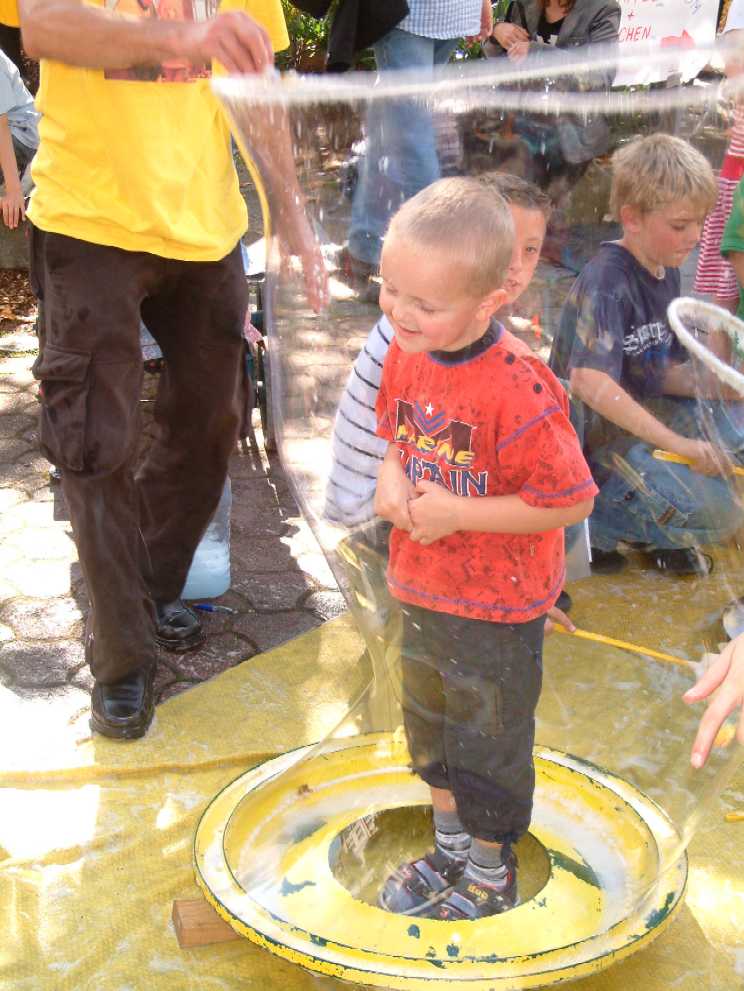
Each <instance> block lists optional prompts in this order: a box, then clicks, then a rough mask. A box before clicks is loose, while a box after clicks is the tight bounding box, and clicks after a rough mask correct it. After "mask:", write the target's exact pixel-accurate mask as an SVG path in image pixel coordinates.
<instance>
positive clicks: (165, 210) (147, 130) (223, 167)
mask: <svg viewBox="0 0 744 991" xmlns="http://www.w3.org/2000/svg"><path fill="white" fill-rule="evenodd" d="M182 4H183V0H178V3H176V2H175V0H144V2H142V3H138V4H135V5H134V6H135V7H138V8H139V11H141V12H142V13H139V11H138V15H139V16H145V17H147V16H153V14H154V12H155V11H156V10H157V11H159V16H161V17H167V16H169V15H171V11H172V10H173V9H175V10H176V11H177V10H178V7H180V6H181V5H182ZM91 5H92V6H103V5H104V0H91ZM106 6H107V7H109V8H111V7H112V3H111V0H108V3H107V4H106ZM113 6H114V9H115V11H117V12H119V13H123V12H126V13H128V14H129V13H130V8H132V4H131V2H130V0H124V2H122V0H115V4H114V5H113ZM191 6H192V8H195V9H196V8H198V9H200V10H201V9H204V8H206V9H209V8H210V7H216V6H217V3H216V2H215V0H198V2H196V0H191ZM220 9H221V10H235V9H237V10H244V11H245V12H246V13H248V14H250V15H251V16H252V17H254V18H255V19H256V20H257V21H258V22H259V23H261V24H262V25H263V26H264V28H265V29H266V30H267V31H268V32H269V34H270V36H271V39H272V43H273V45H274V49H275V50H276V51H278V50H280V49H281V48H282V47H286V45H287V44H288V38H287V31H286V26H285V23H284V16H283V14H282V9H281V3H280V0H222V3H221V4H220ZM148 10H149V13H148V12H147V11H148ZM135 16H137V15H135ZM190 71H191V70H190V68H189V66H187V65H186V64H185V63H183V62H178V61H173V62H170V63H167V64H165V65H163V66H161V67H160V69H159V70H152V71H150V76H156V75H157V79H150V78H144V79H143V78H142V76H143V72H142V71H139V72H138V70H127V72H126V73H112V72H104V71H103V70H99V69H81V68H77V67H75V66H69V65H64V64H62V63H60V62H55V61H52V60H50V59H45V60H43V61H42V65H41V81H40V86H39V93H38V95H37V108H38V110H40V111H41V113H42V119H41V122H40V124H39V135H40V139H41V143H40V146H39V151H38V152H37V154H36V158H35V159H34V164H33V167H32V174H33V178H34V182H35V184H36V188H35V189H34V192H33V194H32V197H31V205H30V208H29V211H28V214H29V217H30V219H31V221H32V222H33V223H34V224H35V225H36V226H37V227H39V228H41V229H42V230H45V231H52V232H54V233H57V234H66V235H67V236H68V237H75V238H79V239H81V240H84V241H91V242H93V243H94V244H107V245H113V246H115V247H118V248H123V249H124V250H126V251H147V252H150V253H151V254H156V255H161V256H163V257H166V258H177V259H182V260H185V261H216V260H218V259H219V258H222V257H224V256H225V255H226V254H227V253H228V252H229V251H230V250H231V249H232V248H233V247H234V246H235V244H236V243H237V241H238V240H239V238H240V237H241V235H242V234H243V232H244V231H245V228H246V225H247V213H246V208H245V204H244V201H243V198H242V196H241V195H240V189H239V187H238V180H237V175H236V172H235V168H234V165H233V160H232V153H231V148H230V136H229V131H228V126H227V120H226V117H225V115H224V114H223V112H222V110H221V108H220V106H219V103H218V101H217V98H216V97H215V96H214V95H213V93H212V91H211V89H210V82H209V78H208V73H207V72H206V71H205V72H203V73H202V74H201V76H200V77H199V78H192V79H190V80H188V81H187V80H185V79H184V77H185V76H188V74H189V72H190ZM197 75H198V74H197ZM122 76H124V77H126V78H121V77H122ZM137 76H139V78H137Z"/></svg>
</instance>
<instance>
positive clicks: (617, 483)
mask: <svg viewBox="0 0 744 991" xmlns="http://www.w3.org/2000/svg"><path fill="white" fill-rule="evenodd" d="M612 164H613V178H612V189H611V194H610V206H611V209H612V212H613V214H614V216H615V217H616V219H617V220H618V221H619V222H620V223H621V224H622V228H623V234H622V237H621V238H620V239H619V240H618V241H613V242H605V243H603V244H602V245H601V247H600V249H599V252H598V253H597V254H596V255H595V256H594V258H592V260H591V261H590V262H588V264H587V265H586V266H585V268H584V269H583V271H582V273H581V275H580V276H579V278H578V279H577V280H576V282H575V283H574V285H573V286H572V288H571V290H570V291H569V294H568V297H567V299H566V303H565V305H564V307H563V310H562V313H561V319H560V326H559V329H558V333H557V334H556V337H555V340H554V342H553V349H552V353H551V356H550V366H551V368H552V369H553V371H554V372H556V374H558V375H559V376H560V377H562V378H565V379H568V380H569V382H570V388H571V393H572V395H573V397H574V398H577V399H579V400H581V401H582V403H583V404H584V407H585V412H586V414H587V417H586V425H585V438H584V454H585V456H586V457H587V460H588V461H589V464H590V465H591V468H592V472H593V474H594V478H595V481H596V483H597V484H598V485H599V487H600V492H599V496H598V497H597V498H596V500H595V503H594V511H593V512H592V515H591V518H590V520H589V530H590V536H591V545H592V567H593V569H594V570H596V571H604V572H605V573H611V572H613V571H619V570H620V569H621V568H622V567H624V565H625V558H624V556H623V555H622V554H621V552H620V550H619V549H618V545H619V544H624V545H632V546H636V547H638V548H640V549H642V550H643V551H645V552H646V553H647V557H648V559H649V562H650V564H651V565H652V566H653V567H656V568H657V569H659V570H660V571H664V572H667V573H669V574H676V575H689V574H695V575H706V574H707V573H708V572H709V571H710V568H711V559H710V558H709V557H708V556H707V555H704V554H701V553H700V550H699V548H700V545H704V544H716V543H720V542H721V541H724V540H726V539H728V538H729V537H731V536H732V535H733V534H734V533H735V532H736V531H737V530H738V528H739V527H740V526H741V525H742V522H743V521H744V510H743V508H742V505H741V502H740V500H739V498H738V497H737V495H736V493H735V491H734V489H733V488H732V486H731V484H730V483H729V481H728V480H727V478H726V475H727V473H728V470H729V467H730V466H731V463H732V462H733V463H739V464H741V463H744V404H742V403H741V402H736V401H735V400H736V399H738V398H739V397H738V396H735V395H729V394H727V393H726V392H725V390H724V389H723V388H722V386H721V384H720V383H719V382H718V381H717V380H715V379H714V377H712V376H710V375H708V374H706V372H705V370H704V369H703V368H702V367H701V366H699V365H696V363H695V362H694V361H693V360H692V359H691V357H690V355H689V354H688V352H687V351H686V350H685V348H684V347H683V346H682V345H681V344H680V343H679V341H678V340H677V338H676V336H675V335H674V333H673V331H672V330H671V328H670V326H669V323H668V320H667V307H668V305H669V303H670V302H671V301H672V300H673V299H674V298H675V297H677V296H679V294H680V273H679V266H680V265H681V264H682V263H683V262H684V260H685V258H686V257H687V255H688V254H689V253H690V251H691V250H692V249H693V247H694V246H695V244H696V242H697V240H698V238H699V236H700V231H701V228H702V224H703V220H704V219H705V215H706V213H707V212H708V211H709V210H710V209H711V208H712V206H713V204H714V203H715V199H716V185H715V179H714V176H713V172H712V170H711V168H710V165H709V164H708V162H707V161H706V160H705V159H704V158H703V156H702V155H701V154H700V153H699V152H698V151H696V150H695V149H694V148H692V147H691V146H690V145H689V144H687V143H686V142H684V141H681V140H680V139H679V138H675V137H671V136H669V135H664V134H657V135H650V136H648V137H646V138H642V139H638V140H636V141H633V142H631V143H630V144H628V145H625V146H624V147H623V148H621V149H620V150H619V151H618V152H616V153H615V155H614V157H613V163H612ZM656 448H661V449H664V450H666V451H670V452H671V453H672V454H674V455H677V456H678V457H680V458H683V459H685V460H686V461H687V462H688V463H687V464H677V463H670V462H668V461H663V460H658V459H657V458H655V457H654V454H653V452H654V449H656Z"/></svg>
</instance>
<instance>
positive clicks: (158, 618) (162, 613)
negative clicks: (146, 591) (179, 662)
mask: <svg viewBox="0 0 744 991" xmlns="http://www.w3.org/2000/svg"><path fill="white" fill-rule="evenodd" d="M155 624H156V625H155V640H156V641H157V643H159V644H160V646H161V647H165V649H166V650H171V651H173V652H174V653H176V654H182V653H183V652H184V651H186V650H194V648H195V647H198V646H200V644H203V643H204V639H205V637H204V630H203V629H202V625H201V622H200V621H199V617H198V616H197V615H196V613H195V612H194V610H193V609H190V608H189V607H188V606H187V605H186V603H185V602H184V601H183V600H182V599H174V601H173V602H156V603H155Z"/></svg>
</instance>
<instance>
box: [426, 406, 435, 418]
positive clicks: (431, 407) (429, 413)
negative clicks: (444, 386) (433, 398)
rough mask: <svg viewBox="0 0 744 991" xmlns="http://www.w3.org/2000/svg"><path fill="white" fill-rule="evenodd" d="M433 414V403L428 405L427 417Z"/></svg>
mask: <svg viewBox="0 0 744 991" xmlns="http://www.w3.org/2000/svg"><path fill="white" fill-rule="evenodd" d="M433 412H434V407H433V406H432V405H431V403H427V404H426V415H427V416H431V414H432V413H433Z"/></svg>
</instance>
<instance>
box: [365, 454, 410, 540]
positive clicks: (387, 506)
mask: <svg viewBox="0 0 744 991" xmlns="http://www.w3.org/2000/svg"><path fill="white" fill-rule="evenodd" d="M415 497H416V489H415V488H414V487H413V485H412V484H411V482H410V480H409V478H408V476H407V475H406V473H405V472H404V471H403V465H402V464H401V463H400V455H399V454H398V451H397V449H396V447H395V445H394V444H391V445H390V446H389V447H388V450H387V454H386V455H385V458H384V459H383V462H382V465H381V466H380V470H379V472H378V475H377V489H376V490H375V512H376V513H377V515H378V516H381V517H382V518H383V519H384V520H389V521H390V522H391V523H392V524H393V526H396V527H398V529H399V530H405V531H406V532H408V533H410V532H411V530H412V529H413V521H412V519H411V515H410V512H409V503H410V501H411V500H412V499H415Z"/></svg>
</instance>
